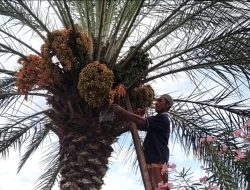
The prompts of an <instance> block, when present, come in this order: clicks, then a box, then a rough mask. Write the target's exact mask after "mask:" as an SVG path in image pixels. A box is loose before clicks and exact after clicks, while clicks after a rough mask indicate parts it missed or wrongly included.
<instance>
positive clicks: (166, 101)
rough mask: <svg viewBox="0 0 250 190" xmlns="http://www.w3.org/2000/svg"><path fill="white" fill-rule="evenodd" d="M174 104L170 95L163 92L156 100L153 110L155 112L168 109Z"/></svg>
mask: <svg viewBox="0 0 250 190" xmlns="http://www.w3.org/2000/svg"><path fill="white" fill-rule="evenodd" d="M173 104H174V101H173V99H172V97H171V96H169V95H168V94H163V95H161V96H160V98H158V99H157V100H156V104H155V111H156V112H157V113H162V112H166V111H168V110H169V109H170V108H171V107H172V106H173Z"/></svg>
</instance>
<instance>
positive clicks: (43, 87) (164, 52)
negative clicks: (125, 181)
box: [0, 0, 250, 190]
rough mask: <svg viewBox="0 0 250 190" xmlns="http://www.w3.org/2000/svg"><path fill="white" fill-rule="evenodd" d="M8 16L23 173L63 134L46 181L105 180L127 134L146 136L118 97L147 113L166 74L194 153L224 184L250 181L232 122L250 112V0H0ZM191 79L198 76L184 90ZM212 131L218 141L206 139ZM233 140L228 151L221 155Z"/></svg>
mask: <svg viewBox="0 0 250 190" xmlns="http://www.w3.org/2000/svg"><path fill="white" fill-rule="evenodd" d="M0 15H1V18H0V35H1V38H0V52H1V54H2V58H1V62H2V63H1V69H0V73H1V83H0V109H1V112H0V117H1V127H0V152H1V155H2V156H7V155H8V153H9V150H10V149H11V148H12V147H14V148H17V149H20V148H21V147H22V146H23V145H24V144H26V143H28V146H27V148H26V151H25V152H24V154H23V156H22V158H21V160H20V164H19V168H18V171H20V170H21V168H22V167H23V165H24V164H25V163H26V161H27V160H28V158H29V157H30V156H31V155H32V153H33V152H35V151H36V150H37V149H38V148H39V147H40V146H41V144H42V143H43V141H45V140H46V138H49V136H50V135H52V134H53V135H55V136H56V137H57V139H58V141H57V142H56V144H53V146H52V147H53V148H52V149H51V152H50V153H49V154H48V157H47V159H46V162H47V164H48V170H46V171H45V172H44V174H43V175H42V176H41V177H40V178H39V180H40V183H39V185H38V186H37V188H40V189H51V188H52V187H53V184H54V183H55V181H56V179H57V177H58V176H60V189H62V190H80V189H84V190H93V189H101V186H102V185H103V177H104V176H105V174H106V172H107V169H108V167H107V165H108V158H109V157H110V155H111V153H112V151H113V148H112V145H113V144H114V143H115V142H116V141H117V139H118V138H119V136H120V135H122V134H124V133H125V132H127V131H129V130H132V131H133V135H135V136H133V138H134V139H135V141H134V142H135V143H137V142H138V141H137V140H136V138H138V137H137V136H136V130H135V126H134V125H133V124H128V123H126V122H124V121H117V120H114V119H113V117H112V112H110V110H109V104H110V102H116V103H119V104H120V105H122V106H124V107H127V108H128V109H130V110H131V111H134V112H136V113H138V114H139V112H138V111H145V110H147V108H149V107H150V106H151V104H152V101H153V96H154V91H153V89H152V88H151V86H150V84H152V82H154V81H157V80H158V79H164V80H165V81H166V84H168V82H169V81H174V82H176V90H178V91H179V92H181V93H177V94H176V95H175V94H174V93H173V94H172V96H173V97H174V101H175V105H174V108H173V109H172V110H171V111H170V116H171V119H172V123H173V129H174V130H173V133H175V136H176V138H177V139H179V141H180V143H181V144H182V146H183V147H184V148H185V150H186V151H187V153H188V152H190V151H194V152H195V153H196V156H197V158H198V159H201V160H202V161H204V163H205V164H206V165H207V166H208V168H209V169H210V170H211V171H212V172H213V173H214V175H213V176H212V177H211V179H210V180H211V181H213V182H214V183H218V184H220V185H221V188H222V189H237V188H238V189H240V188H241V189H244V188H247V185H248V183H249V180H250V177H249V176H250V174H249V172H250V166H249V162H248V160H250V158H249V156H248V155H247V157H246V158H244V159H243V160H235V158H234V154H235V151H237V150H239V149H241V150H244V151H248V147H247V145H246V143H245V142H242V141H240V140H239V139H235V138H234V136H233V131H234V130H236V129H241V128H242V126H244V125H245V123H246V121H247V120H248V117H249V104H248V103H249V101H248V98H249V86H250V83H249V76H250V75H249V72H250V67H249V65H250V64H249V61H250V56H249V55H250V54H249V50H250V49H249V45H250V37H249V36H250V35H249V34H250V4H249V3H248V2H244V1H196V0H174V1H171V0H154V1H151V0H134V1H131V0H93V1H89V0H70V1H67V0H47V1H46V0H37V1H30V0H11V1H9V0H0ZM180 77H185V78H186V79H188V80H189V81H190V82H191V84H192V85H190V86H188V87H187V88H185V89H183V88H182V89H180V88H178V79H179V78H180ZM166 88H167V85H166ZM189 92H190V93H189ZM42 101H43V102H46V106H43V107H42V108H41V109H37V107H39V106H41V102H42ZM27 107H30V108H32V109H29V110H28V109H27ZM130 125H131V126H132V127H130ZM208 136H213V137H214V138H216V139H217V143H214V144H213V146H201V147H200V140H201V139H203V138H205V137H208ZM223 144H225V145H227V147H228V149H227V153H225V154H221V155H218V154H216V151H217V150H220V149H221V147H222V145H223ZM198 150H199V151H198ZM138 151H139V152H138V156H139V159H140V150H138ZM142 160H143V158H142ZM140 165H141V167H142V171H143V167H144V166H143V161H142V163H140ZM142 173H143V172H142ZM144 177H145V178H146V177H147V175H145V176H144ZM144 183H145V186H146V189H148V188H147V184H146V182H144Z"/></svg>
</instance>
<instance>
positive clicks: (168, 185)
mask: <svg viewBox="0 0 250 190" xmlns="http://www.w3.org/2000/svg"><path fill="white" fill-rule="evenodd" d="M166 187H168V188H169V189H171V188H172V187H173V184H172V183H164V182H163V181H162V182H160V183H158V188H166Z"/></svg>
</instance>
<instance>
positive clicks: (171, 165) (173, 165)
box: [168, 163, 176, 170]
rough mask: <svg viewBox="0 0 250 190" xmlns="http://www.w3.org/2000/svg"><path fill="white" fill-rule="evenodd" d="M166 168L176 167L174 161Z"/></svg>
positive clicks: (173, 168)
mask: <svg viewBox="0 0 250 190" xmlns="http://www.w3.org/2000/svg"><path fill="white" fill-rule="evenodd" d="M168 168H171V169H172V170H175V169H176V164H175V163H173V164H169V165H168Z"/></svg>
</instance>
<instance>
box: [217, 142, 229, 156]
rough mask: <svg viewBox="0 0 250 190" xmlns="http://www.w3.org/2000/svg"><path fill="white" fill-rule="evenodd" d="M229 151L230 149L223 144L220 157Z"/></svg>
mask: <svg viewBox="0 0 250 190" xmlns="http://www.w3.org/2000/svg"><path fill="white" fill-rule="evenodd" d="M227 149H228V147H227V145H225V144H222V147H221V149H220V151H219V155H222V154H224V153H225V152H226V151H227Z"/></svg>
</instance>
